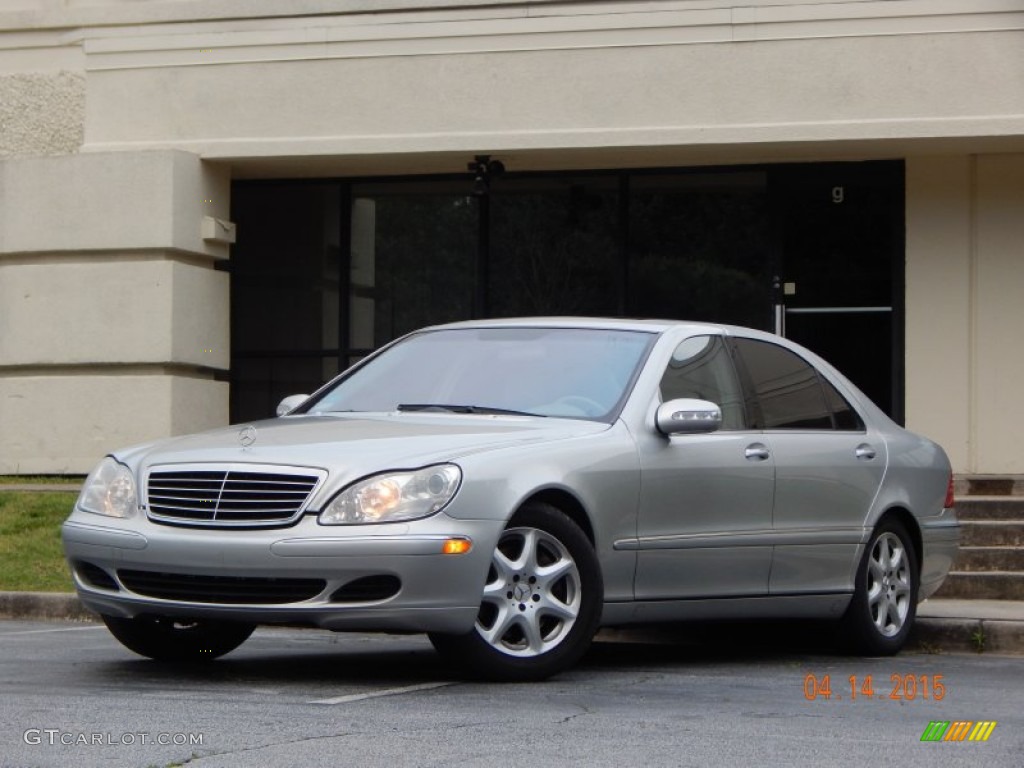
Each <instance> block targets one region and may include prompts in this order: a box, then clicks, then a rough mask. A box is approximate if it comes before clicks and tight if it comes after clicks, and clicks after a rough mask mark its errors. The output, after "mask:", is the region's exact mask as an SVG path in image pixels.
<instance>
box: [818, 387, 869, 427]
mask: <svg viewBox="0 0 1024 768" xmlns="http://www.w3.org/2000/svg"><path fill="white" fill-rule="evenodd" d="M820 378H821V385H822V386H823V387H824V388H825V400H826V401H827V402H828V405H829V408H830V409H831V410H832V418H833V420H834V421H835V426H836V429H838V430H842V431H843V432H863V431H864V422H863V420H862V419H861V418H860V414H858V413H857V412H856V411H855V410H853V406H852V405H850V404H849V403H848V402H847V401H846V398H845V397H843V396H842V395H841V394H839V390H838V389H836V388H835V387H834V386H832V382H830V381H829V380H828V379H826V378H825V377H824V376H822V377H820Z"/></svg>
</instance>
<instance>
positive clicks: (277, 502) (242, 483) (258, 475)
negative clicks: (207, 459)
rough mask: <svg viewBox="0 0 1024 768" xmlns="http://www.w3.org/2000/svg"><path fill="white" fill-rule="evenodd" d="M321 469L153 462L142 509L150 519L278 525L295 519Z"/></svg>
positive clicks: (215, 524)
mask: <svg viewBox="0 0 1024 768" xmlns="http://www.w3.org/2000/svg"><path fill="white" fill-rule="evenodd" d="M165 466H166V465H165ZM325 474H326V473H324V472H323V471H319V470H312V469H303V468H294V469H292V468H285V467H270V466H268V467H267V468H266V471H263V470H254V469H253V468H252V466H251V465H250V466H245V467H240V466H237V465H236V466H231V467H225V466H223V465H220V466H217V465H214V466H211V467H209V468H204V467H201V466H198V467H195V468H192V467H190V468H188V469H162V468H159V467H154V468H153V469H152V470H151V472H150V474H149V476H148V478H147V484H146V502H147V514H148V515H149V517H150V519H152V520H154V521H155V522H163V523H170V524H179V525H192V526H197V525H198V526H203V527H239V526H242V527H244V526H247V525H248V526H253V525H255V526H269V525H284V524H287V523H290V522H292V521H294V520H295V519H297V518H298V516H299V515H300V514H301V513H302V511H303V509H304V508H305V506H306V504H307V502H308V501H309V499H310V497H311V495H312V493H313V491H314V490H315V489H316V488H317V486H318V485H319V483H320V481H321V480H322V479H323V477H324V476H325Z"/></svg>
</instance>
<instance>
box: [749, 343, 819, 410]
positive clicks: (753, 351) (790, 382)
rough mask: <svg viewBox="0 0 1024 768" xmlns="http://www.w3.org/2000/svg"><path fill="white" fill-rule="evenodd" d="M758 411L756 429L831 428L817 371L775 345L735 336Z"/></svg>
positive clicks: (786, 350) (799, 358) (801, 359)
mask: <svg viewBox="0 0 1024 768" xmlns="http://www.w3.org/2000/svg"><path fill="white" fill-rule="evenodd" d="M736 348H737V350H738V351H739V353H740V357H741V359H742V360H743V365H744V368H745V369H746V372H747V375H748V376H749V377H750V384H751V386H752V387H753V390H754V391H753V394H754V397H755V398H756V401H757V403H758V406H759V410H760V418H757V419H755V427H756V428H759V429H832V411H831V409H830V408H829V406H828V404H827V403H826V402H825V393H824V391H823V390H822V388H821V383H820V380H819V377H818V374H817V372H816V371H815V370H814V369H813V368H812V367H811V366H810V365H808V363H807V362H805V361H804V360H803V358H801V357H798V356H797V355H795V354H793V353H792V352H790V351H789V350H788V349H785V348H783V347H780V346H778V345H776V344H769V343H768V342H764V341H754V340H753V339H736Z"/></svg>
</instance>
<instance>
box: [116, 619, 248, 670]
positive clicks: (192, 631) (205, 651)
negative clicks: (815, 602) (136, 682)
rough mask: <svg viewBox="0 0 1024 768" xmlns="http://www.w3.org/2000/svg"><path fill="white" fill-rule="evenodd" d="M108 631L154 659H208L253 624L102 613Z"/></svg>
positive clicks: (242, 638)
mask: <svg viewBox="0 0 1024 768" xmlns="http://www.w3.org/2000/svg"><path fill="white" fill-rule="evenodd" d="M102 618H103V623H104V624H106V625H107V629H109V630H110V633H111V634H112V635H113V636H114V637H116V638H117V639H118V641H119V642H120V643H121V645H123V646H124V647H125V648H127V649H128V650H130V651H134V652H135V653H137V654H139V655H140V656H147V657H149V658H151V659H156V660H157V661H208V660H210V659H216V658H217V657H218V656H223V655H224V654H225V653H229V652H230V651H233V650H235V648H237V647H238V646H240V645H241V644H242V643H244V642H245V641H246V640H247V639H248V638H249V635H251V634H252V632H253V630H254V629H256V625H255V624H241V623H238V622H233V621H211V620H207V619H200V620H196V621H189V620H185V619H170V618H167V617H165V616H137V617H135V618H134V619H121V618H117V617H114V616H103V617H102Z"/></svg>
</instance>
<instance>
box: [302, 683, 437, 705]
mask: <svg viewBox="0 0 1024 768" xmlns="http://www.w3.org/2000/svg"><path fill="white" fill-rule="evenodd" d="M448 685H455V683H454V682H447V683H420V684H419V685H406V686H404V687H402V688H385V689H384V690H382V691H370V692H369V693H352V694H349V695H348V696H335V697H334V698H333V699H316V700H314V701H310V702H307V703H308V704H326V705H334V704H350V703H352V702H353V701H364V700H366V699H379V698H381V697H382V696H399V695H401V694H403V693H415V692H416V691H429V690H431V689H433V688H444V687H445V686H448Z"/></svg>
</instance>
